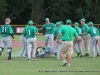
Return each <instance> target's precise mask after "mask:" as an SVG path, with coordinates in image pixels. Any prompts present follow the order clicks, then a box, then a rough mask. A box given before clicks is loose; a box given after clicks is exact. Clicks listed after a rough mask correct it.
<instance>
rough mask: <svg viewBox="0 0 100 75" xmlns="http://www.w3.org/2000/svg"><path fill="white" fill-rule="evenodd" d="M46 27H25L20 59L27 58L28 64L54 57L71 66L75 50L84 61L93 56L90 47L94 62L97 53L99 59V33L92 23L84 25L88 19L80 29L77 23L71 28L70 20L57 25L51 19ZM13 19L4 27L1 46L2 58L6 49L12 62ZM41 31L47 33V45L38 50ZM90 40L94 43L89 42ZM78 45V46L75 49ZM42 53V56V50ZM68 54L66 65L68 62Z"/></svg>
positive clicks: (2, 28)
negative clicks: (5, 48) (11, 22)
mask: <svg viewBox="0 0 100 75" xmlns="http://www.w3.org/2000/svg"><path fill="white" fill-rule="evenodd" d="M45 21H46V23H45V24H44V25H43V26H42V27H41V28H37V27H36V23H33V21H29V22H28V24H27V25H26V26H25V27H24V30H23V31H22V34H21V36H20V42H21V46H22V48H21V51H20V56H21V57H27V61H31V60H36V57H44V58H45V57H49V56H50V55H55V56H56V58H57V59H60V56H61V58H62V60H63V62H62V66H65V65H67V66H70V62H71V57H72V53H73V50H74V51H75V52H76V53H77V56H79V57H84V56H89V55H90V43H91V48H92V57H93V58H95V56H96V55H95V50H96V52H97V57H99V56H100V51H99V47H98V41H99V30H98V29H97V28H96V27H94V26H93V22H89V23H87V24H86V23H85V19H84V18H82V19H81V20H79V22H80V23H81V27H80V26H79V23H78V22H75V23H74V24H73V25H74V27H72V26H71V25H72V22H71V20H69V19H68V20H66V25H64V24H63V22H62V21H59V22H56V24H54V23H51V22H50V20H49V18H46V19H45ZM9 24H10V19H9V18H6V20H5V24H4V25H2V26H1V29H0V34H1V37H2V38H1V44H0V55H1V53H2V51H3V49H4V47H5V46H6V47H7V53H8V57H7V58H8V60H11V59H12V58H11V51H12V48H11V40H10V37H9V36H10V35H11V36H12V38H13V40H14V41H15V39H14V36H13V34H14V32H13V29H12V28H11V26H10V25H9ZM38 30H44V31H45V41H44V42H45V45H44V46H43V45H41V46H38V45H37V44H36V39H37V37H38V35H41V33H39V31H38ZM82 39H83V40H84V46H85V50H86V54H85V55H84V54H83V49H82ZM54 40H56V48H55V47H54V45H53V42H54ZM90 40H91V42H90ZM76 44H77V45H76ZM40 48H41V49H42V50H41V52H39V51H38V50H39V49H40ZM66 54H67V62H66Z"/></svg>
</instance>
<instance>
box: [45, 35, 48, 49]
mask: <svg viewBox="0 0 100 75" xmlns="http://www.w3.org/2000/svg"><path fill="white" fill-rule="evenodd" d="M48 41H49V36H48V34H46V35H45V46H46V47H47V45H48Z"/></svg>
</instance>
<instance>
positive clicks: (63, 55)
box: [60, 41, 67, 66]
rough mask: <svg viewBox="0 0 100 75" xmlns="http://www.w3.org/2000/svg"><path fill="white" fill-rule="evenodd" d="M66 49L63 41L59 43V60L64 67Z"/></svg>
mask: <svg viewBox="0 0 100 75" xmlns="http://www.w3.org/2000/svg"><path fill="white" fill-rule="evenodd" d="M66 47H67V45H66V43H65V42H64V41H62V42H61V49H60V55H61V58H62V60H63V62H62V66H65V65H66V64H67V62H66V58H65V53H66Z"/></svg>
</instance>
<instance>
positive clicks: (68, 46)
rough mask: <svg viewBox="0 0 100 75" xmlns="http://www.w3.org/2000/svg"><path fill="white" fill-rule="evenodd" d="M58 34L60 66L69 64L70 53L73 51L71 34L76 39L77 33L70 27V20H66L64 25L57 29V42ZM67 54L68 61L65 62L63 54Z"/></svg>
mask: <svg viewBox="0 0 100 75" xmlns="http://www.w3.org/2000/svg"><path fill="white" fill-rule="evenodd" d="M60 36H62V37H61V39H62V41H61V49H60V53H61V57H62V60H63V63H62V66H65V65H66V64H67V66H70V61H71V54H72V53H73V36H74V37H75V41H77V37H78V34H77V32H76V30H75V29H74V28H72V27H71V20H67V21H66V26H63V27H62V28H61V30H60V31H59V34H58V38H57V42H59V39H60ZM66 53H67V54H68V58H67V59H68V63H67V62H66V58H65V56H64V55H65V54H66Z"/></svg>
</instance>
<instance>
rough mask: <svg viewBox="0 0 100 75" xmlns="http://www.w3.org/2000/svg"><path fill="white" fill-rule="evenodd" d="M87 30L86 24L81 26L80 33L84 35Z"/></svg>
mask: <svg viewBox="0 0 100 75" xmlns="http://www.w3.org/2000/svg"><path fill="white" fill-rule="evenodd" d="M88 29H89V27H88V26H87V24H83V26H82V32H83V33H85V32H87V31H88Z"/></svg>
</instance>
